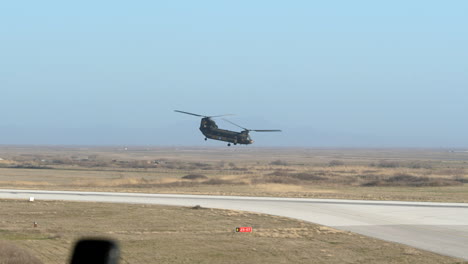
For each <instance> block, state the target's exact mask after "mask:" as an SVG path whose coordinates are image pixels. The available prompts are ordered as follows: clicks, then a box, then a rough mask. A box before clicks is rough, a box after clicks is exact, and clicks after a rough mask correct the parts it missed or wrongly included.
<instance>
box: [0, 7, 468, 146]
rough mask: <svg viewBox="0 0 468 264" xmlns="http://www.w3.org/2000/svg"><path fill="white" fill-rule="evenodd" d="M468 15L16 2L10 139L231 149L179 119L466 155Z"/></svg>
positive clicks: (459, 10) (4, 94)
mask: <svg viewBox="0 0 468 264" xmlns="http://www.w3.org/2000/svg"><path fill="white" fill-rule="evenodd" d="M467 13H468V2H466V1H450V2H445V3H442V2H438V1H411V2H407V1H392V2H388V3H387V2H385V3H383V2H374V1H353V2H347V1H331V2H323V3H313V2H309V1H295V2H293V3H285V2H281V1H255V2H251V1H236V2H218V1H197V2H190V1H175V2H173V1H171V2H153V1H138V2H135V3H130V2H128V3H127V2H118V1H100V2H94V1H93V2H92V1H80V2H76V3H68V2H67V3H65V2H57V1H41V2H31V3H28V5H27V6H25V4H24V3H19V2H7V3H5V4H4V5H3V7H2V10H0V33H1V34H0V40H1V43H2V44H1V45H2V49H1V50H0V58H1V61H0V87H1V88H0V95H1V97H0V98H1V104H0V113H1V114H2V122H1V123H0V135H1V137H0V145H75V146H76V145H87V146H91V145H104V146H109V145H113V146H125V145H133V146H187V145H189V146H225V143H224V142H220V141H210V140H209V141H207V142H205V141H204V136H203V135H202V134H201V133H200V131H199V130H198V127H199V122H200V120H199V118H196V117H194V116H188V115H183V114H180V113H175V112H174V111H173V110H176V109H177V110H182V111H188V112H193V113H197V114H202V115H219V114H227V113H232V114H235V116H232V117H229V120H231V121H233V122H235V123H237V124H239V125H241V126H243V127H247V128H250V129H282V130H283V132H282V133H254V132H252V133H251V136H252V138H253V140H254V141H255V143H254V145H251V146H248V147H257V146H258V147H301V146H303V147H319V148H320V147H329V148H442V149H450V148H460V149H461V148H466V147H468V144H467V143H466V142H467V141H466V135H468V124H467V122H466V121H465V120H466V113H467V112H468V16H467V15H466V14H467ZM217 122H218V125H219V126H220V127H221V128H225V129H230V130H235V131H239V130H240V129H239V128H237V127H235V126H233V125H231V124H229V123H227V122H225V121H223V120H218V119H217ZM232 147H235V148H239V147H242V148H245V146H232Z"/></svg>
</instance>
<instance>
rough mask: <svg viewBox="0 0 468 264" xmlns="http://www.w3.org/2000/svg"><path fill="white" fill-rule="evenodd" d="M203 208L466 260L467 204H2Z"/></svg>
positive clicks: (86, 196)
mask: <svg viewBox="0 0 468 264" xmlns="http://www.w3.org/2000/svg"><path fill="white" fill-rule="evenodd" d="M31 196H32V197H34V198H35V199H36V200H65V201H81V202H110V203H144V204H162V205H177V206H195V205H200V206H202V207H207V208H221V209H232V210H242V211H250V212H258V213H265V214H271V215H278V216H285V217H291V218H296V219H300V220H305V221H308V222H313V223H317V224H321V225H325V226H329V227H333V228H336V229H340V230H346V231H352V232H355V233H359V234H363V235H366V236H370V237H375V238H379V239H383V240H387V241H393V242H398V243H402V244H406V245H409V246H413V247H415V248H420V249H424V250H428V251H432V252H436V253H439V254H442V255H447V256H452V257H458V258H462V259H465V260H468V204H462V203H422V202H397V201H363V200H333V199H301V198H275V197H244V196H209V195H177V194H143V193H109V192H75V191H36V190H5V189H0V198H7V199H29V197H31Z"/></svg>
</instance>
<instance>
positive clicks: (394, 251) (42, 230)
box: [0, 200, 462, 264]
mask: <svg viewBox="0 0 468 264" xmlns="http://www.w3.org/2000/svg"><path fill="white" fill-rule="evenodd" d="M0 208H2V216H1V219H0V259H1V260H2V261H8V260H10V261H11V262H1V263H34V264H39V263H67V261H68V258H69V255H70V250H71V248H72V247H73V244H74V242H75V240H76V239H78V238H81V237H96V236H99V237H107V238H111V239H115V240H118V241H119V243H120V247H121V250H122V253H121V256H122V259H121V262H120V263H462V262H461V261H460V260H458V259H455V258H451V257H445V256H440V255H437V254H435V253H430V252H426V251H422V250H417V249H414V248H411V247H408V246H404V245H400V244H395V243H389V242H385V241H381V240H377V239H373V238H368V237H364V236H361V235H358V234H354V233H350V232H344V231H338V230H335V229H331V228H327V227H323V226H319V225H315V224H311V223H307V222H302V221H297V220H293V219H288V218H284V217H275V216H268V215H262V214H255V213H246V212H240V211H229V210H214V209H204V208H202V209H194V208H189V207H170V206H157V205H127V204H103V203H76V202H61V201H57V202H54V201H36V202H32V203H31V202H27V201H17V200H0ZM34 222H37V223H38V226H37V227H33V223H34ZM237 226H251V227H253V232H252V233H235V232H234V230H235V227H237ZM25 251H26V252H25ZM31 255H33V256H35V257H36V258H37V260H36V261H35V262H33V261H31V259H32V257H30V256H31ZM15 256H16V257H15ZM15 259H16V260H17V259H22V260H27V261H16V262H15Z"/></svg>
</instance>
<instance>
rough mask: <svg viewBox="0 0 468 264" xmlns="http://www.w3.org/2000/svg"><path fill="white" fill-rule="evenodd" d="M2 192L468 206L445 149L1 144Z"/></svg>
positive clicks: (458, 158) (463, 158) (457, 162)
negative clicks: (200, 196)
mask: <svg viewBox="0 0 468 264" xmlns="http://www.w3.org/2000/svg"><path fill="white" fill-rule="evenodd" d="M0 158H1V159H2V160H0V188H22V189H50V190H84V191H119V192H145V193H191V194H217V195H251V196H281V197H309V198H346V199H369V200H407V201H441V202H442V201H444V202H468V185H467V182H468V169H467V165H468V163H467V162H468V153H467V152H461V151H460V152H458V151H455V152H453V151H448V150H442V149H305V148H295V149H293V148H251V147H244V146H240V147H237V146H236V147H230V148H228V147H219V148H189V147H173V148H169V147H161V148H159V147H128V148H124V147H74V148H72V147H60V146H52V147H50V146H49V147H46V146H43V147H41V146H30V147H27V146H21V147H20V146H1V147H0Z"/></svg>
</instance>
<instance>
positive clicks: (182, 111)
mask: <svg viewBox="0 0 468 264" xmlns="http://www.w3.org/2000/svg"><path fill="white" fill-rule="evenodd" d="M174 112H179V113H182V114H187V115H193V116H200V117H206V116H204V115H197V114H194V113H189V112H184V111H179V110H174Z"/></svg>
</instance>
